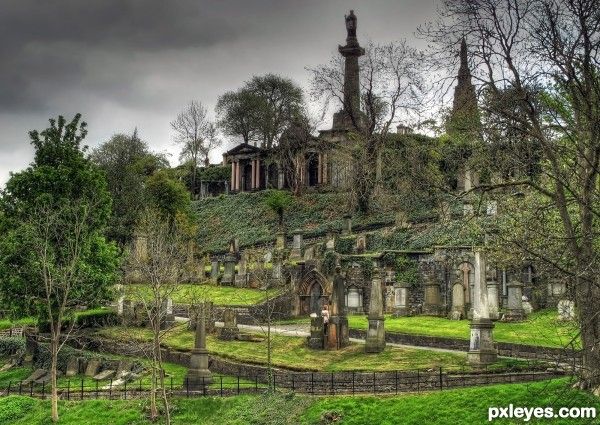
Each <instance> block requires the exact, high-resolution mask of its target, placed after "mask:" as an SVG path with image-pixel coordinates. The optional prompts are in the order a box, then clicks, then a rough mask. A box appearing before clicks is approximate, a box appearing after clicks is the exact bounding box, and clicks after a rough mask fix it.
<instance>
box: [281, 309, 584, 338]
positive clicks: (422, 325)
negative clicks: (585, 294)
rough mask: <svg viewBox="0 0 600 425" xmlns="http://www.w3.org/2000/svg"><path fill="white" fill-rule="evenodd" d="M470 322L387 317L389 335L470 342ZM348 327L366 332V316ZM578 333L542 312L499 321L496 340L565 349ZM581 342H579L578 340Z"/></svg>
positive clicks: (548, 312) (351, 319)
mask: <svg viewBox="0 0 600 425" xmlns="http://www.w3.org/2000/svg"><path fill="white" fill-rule="evenodd" d="M279 323H281V324H294V323H302V324H309V319H306V318H300V319H292V320H285V321H281V322H279ZM469 323H470V322H469V321H468V320H448V319H446V318H443V317H430V316H413V317H399V318H394V317H392V316H391V315H387V316H386V320H385V330H386V331H387V332H396V333H405V334H412V335H425V336H436V337H446V338H457V339H465V340H467V339H469V334H470V330H469ZM348 324H349V326H350V327H351V328H353V329H367V327H368V325H369V324H368V321H367V317H366V316H363V315H351V316H348ZM576 334H577V325H576V324H575V323H570V322H561V321H559V320H557V313H556V310H554V309H552V310H542V311H537V312H535V313H532V314H531V315H530V316H529V318H528V319H527V320H526V321H524V322H518V323H510V322H496V326H495V327H494V339H495V340H496V341H498V342H510V343H516V344H525V345H539V346H543V347H565V346H566V345H567V344H569V343H570V341H571V340H572V339H573V338H574V336H575V335H576ZM576 342H577V343H579V340H578V339H576Z"/></svg>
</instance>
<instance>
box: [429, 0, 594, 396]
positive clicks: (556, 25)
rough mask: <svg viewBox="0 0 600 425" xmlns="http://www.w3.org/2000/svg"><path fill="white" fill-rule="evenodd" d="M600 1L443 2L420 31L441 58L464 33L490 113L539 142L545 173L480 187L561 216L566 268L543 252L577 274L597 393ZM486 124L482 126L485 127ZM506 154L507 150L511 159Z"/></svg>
mask: <svg viewBox="0 0 600 425" xmlns="http://www.w3.org/2000/svg"><path fill="white" fill-rule="evenodd" d="M598 10H600V1H598V0H463V1H449V0H448V1H445V2H444V8H443V9H442V14H441V16H440V20H439V21H438V22H437V23H435V24H432V25H430V26H428V27H425V28H423V29H422V33H423V34H425V35H426V36H428V37H429V38H430V39H431V40H432V41H434V42H436V43H437V45H438V47H439V49H438V50H437V52H434V54H436V55H437V57H438V58H442V57H443V56H444V51H446V52H447V51H448V46H449V44H450V45H451V44H454V45H457V44H458V40H459V39H460V38H462V37H463V36H465V35H466V37H467V40H468V41H469V44H470V49H469V50H470V52H471V55H472V58H473V67H474V69H475V73H474V76H475V77H476V78H477V80H478V81H479V84H480V88H481V90H482V91H483V92H485V93H486V95H487V96H491V97H496V98H501V96H502V95H504V94H505V93H506V92H507V91H510V93H511V101H510V102H506V101H498V102H488V103H486V106H487V107H488V108H489V110H487V111H485V112H487V113H488V114H490V115H492V116H495V117H496V118H498V117H499V118H502V119H504V120H505V122H506V123H510V126H511V128H510V130H511V131H513V132H514V131H517V132H518V133H519V134H520V135H521V137H522V138H523V139H530V140H531V139H532V140H535V142H536V143H537V144H538V145H539V148H540V151H541V154H542V155H543V157H542V168H541V170H540V173H539V175H537V174H535V175H528V174H527V173H520V174H519V175H518V176H509V177H510V178H507V179H506V180H504V181H501V182H497V183H494V184H489V185H483V186H480V187H479V188H477V189H479V190H481V189H483V190H492V189H496V188H499V187H507V186H513V187H514V186H522V187H525V188H529V189H531V190H533V191H535V192H537V193H538V194H540V195H541V196H542V197H545V198H546V199H547V200H548V201H549V203H548V205H549V206H551V207H552V208H553V209H555V211H556V214H557V217H559V218H560V220H559V226H560V227H559V228H560V232H561V234H562V240H563V246H564V250H568V252H569V260H568V261H564V262H562V261H556V259H552V258H550V257H549V253H548V252H545V251H543V250H542V251H537V252H533V253H532V254H531V255H537V256H539V258H543V259H546V260H548V262H554V263H555V265H556V266H557V271H559V272H563V273H567V274H568V275H569V276H570V277H571V281H572V284H573V290H574V293H575V302H576V305H577V309H578V316H579V324H580V328H581V339H582V343H583V366H584V367H583V369H582V371H581V380H580V383H581V387H582V388H587V389H590V390H593V391H595V392H600V310H598V305H599V303H600V284H599V280H598V274H597V272H596V271H597V270H598V268H599V263H598V259H599V258H600V256H599V254H600V252H599V251H598V244H597V240H598V217H599V213H600V210H599V209H598V206H599V205H600V203H599V200H600V185H599V171H600V170H599V163H600V130H599V129H600V77H599V71H600V69H599V64H600V31H599V29H600V14H599V13H598ZM485 128H486V125H485V123H484V129H485ZM509 154H510V153H509Z"/></svg>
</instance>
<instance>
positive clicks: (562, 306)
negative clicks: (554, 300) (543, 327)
mask: <svg viewBox="0 0 600 425" xmlns="http://www.w3.org/2000/svg"><path fill="white" fill-rule="evenodd" d="M557 308H558V320H562V321H571V320H575V303H574V302H573V301H571V300H560V301H559V302H558V307H557Z"/></svg>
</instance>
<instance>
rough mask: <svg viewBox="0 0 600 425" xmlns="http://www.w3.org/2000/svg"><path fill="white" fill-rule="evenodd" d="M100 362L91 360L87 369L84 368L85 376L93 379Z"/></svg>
mask: <svg viewBox="0 0 600 425" xmlns="http://www.w3.org/2000/svg"><path fill="white" fill-rule="evenodd" d="M101 365H102V362H101V361H100V360H98V359H91V360H90V361H88V364H87V367H86V368H85V376H89V377H90V378H91V377H94V376H96V375H97V374H98V371H99V370H100V366H101Z"/></svg>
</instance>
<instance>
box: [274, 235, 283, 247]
mask: <svg viewBox="0 0 600 425" xmlns="http://www.w3.org/2000/svg"><path fill="white" fill-rule="evenodd" d="M275 249H277V250H283V249H285V233H284V232H277V234H276V235H275Z"/></svg>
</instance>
